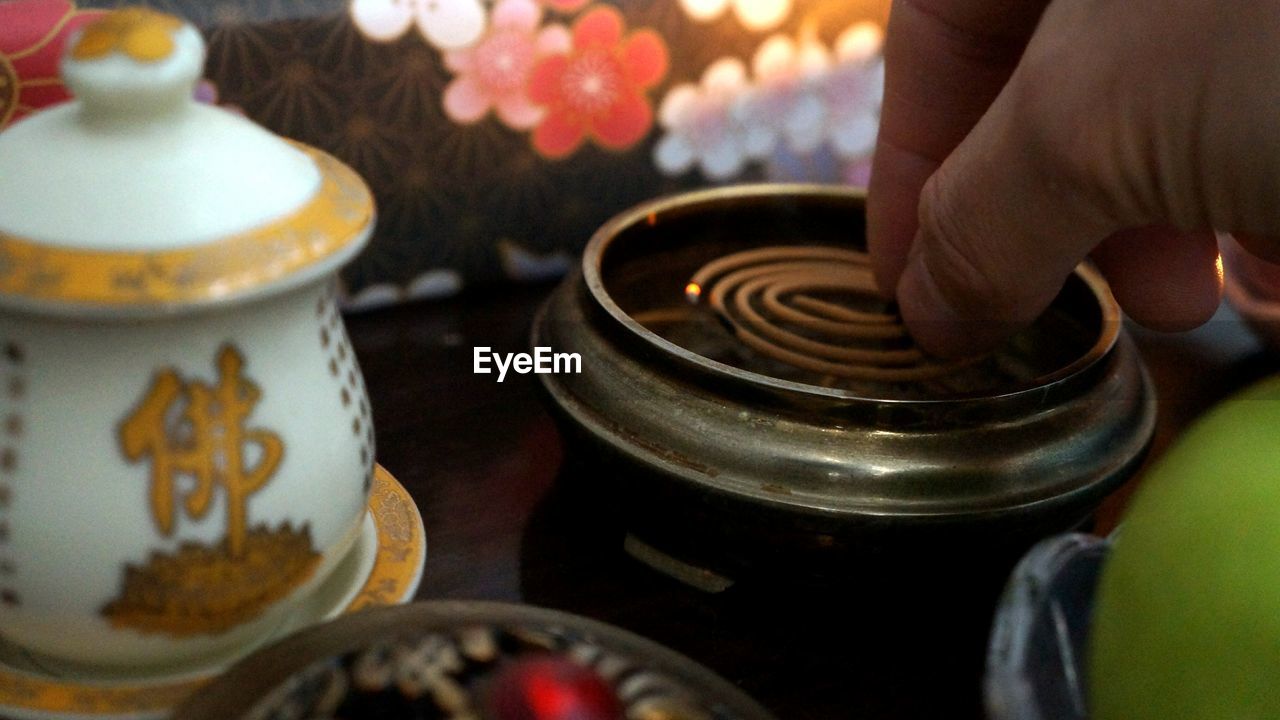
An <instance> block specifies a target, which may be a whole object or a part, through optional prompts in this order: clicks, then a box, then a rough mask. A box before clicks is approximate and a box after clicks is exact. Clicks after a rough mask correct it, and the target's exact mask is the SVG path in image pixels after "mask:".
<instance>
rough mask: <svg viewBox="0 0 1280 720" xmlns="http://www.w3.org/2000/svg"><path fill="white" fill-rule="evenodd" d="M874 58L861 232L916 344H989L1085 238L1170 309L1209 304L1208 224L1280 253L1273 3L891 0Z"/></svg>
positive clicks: (1185, 321)
mask: <svg viewBox="0 0 1280 720" xmlns="http://www.w3.org/2000/svg"><path fill="white" fill-rule="evenodd" d="M1042 13H1043V17H1041V14H1042ZM1037 20H1039V25H1038V27H1037ZM885 59H886V72H887V77H886V87H885V99H884V108H883V113H882V124H881V132H880V139H879V143H878V146H877V150H876V158H875V165H874V169H873V172H872V180H871V191H870V192H871V194H870V198H869V201H868V209H867V215H868V244H869V248H870V251H871V253H872V258H873V261H874V263H875V269H876V274H877V279H878V280H879V283H880V285H881V287H882V288H883V289H886V290H889V289H896V296H897V298H898V301H899V306H900V309H901V312H902V315H903V319H904V321H905V322H906V324H907V326H908V327H909V329H910V330H911V332H912V334H913V336H914V337H915V339H916V341H917V342H918V343H919V344H920V346H921V347H923V348H924V349H925V350H927V351H930V352H933V353H935V354H938V355H943V356H954V355H962V354H967V353H972V352H976V351H980V350H984V349H989V348H990V347H992V346H994V345H996V344H997V343H999V342H1000V341H1001V340H1003V339H1004V338H1005V337H1006V336H1007V335H1009V334H1010V333H1012V332H1013V331H1015V330H1017V329H1018V328H1020V327H1023V326H1025V325H1027V324H1029V323H1030V322H1031V321H1033V320H1034V319H1035V318H1036V317H1037V316H1038V315H1039V314H1040V312H1042V311H1043V310H1044V308H1045V307H1046V306H1047V305H1048V304H1049V302H1050V301H1052V299H1053V297H1054V296H1055V295H1056V294H1057V292H1058V290H1059V289H1060V287H1061V285H1062V283H1063V281H1064V279H1065V278H1066V277H1067V276H1068V275H1069V274H1070V273H1071V271H1072V269H1073V268H1074V267H1075V266H1076V265H1077V264H1078V263H1079V262H1080V261H1081V260H1082V259H1084V258H1085V257H1086V256H1089V255H1091V256H1092V258H1093V259H1094V261H1095V263H1096V264H1097V265H1098V267H1099V269H1101V270H1102V272H1103V273H1104V274H1105V275H1106V276H1107V278H1108V280H1109V281H1110V283H1111V285H1112V289H1113V291H1114V293H1115V295H1116V298H1117V300H1118V301H1119V302H1120V304H1121V306H1122V307H1123V308H1124V309H1125V311H1126V312H1127V313H1128V314H1129V315H1130V316H1131V317H1132V318H1133V319H1135V320H1136V321H1138V322H1140V323H1142V324H1144V325H1148V326H1151V327H1155V328H1158V329H1165V330H1179V329H1187V328H1190V327H1194V326H1196V325H1199V324H1200V323H1202V322H1204V321H1205V320H1207V319H1208V318H1209V316H1210V315H1212V313H1213V311H1214V309H1215V308H1216V307H1217V303H1218V298H1219V295H1220V293H1221V276H1220V269H1219V267H1218V266H1217V258H1218V249H1217V243H1216V239H1215V235H1214V231H1215V230H1216V231H1221V232H1231V233H1233V234H1235V235H1236V237H1237V238H1238V239H1239V240H1240V241H1241V242H1242V243H1243V244H1244V245H1245V246H1246V247H1247V248H1248V249H1249V250H1250V251H1251V252H1253V253H1255V254H1259V255H1261V256H1264V257H1269V258H1272V259H1277V258H1280V242H1277V241H1276V240H1275V239H1274V238H1280V3H1277V2H1274V1H1268V0H1241V2H1237V3H1231V4H1230V6H1229V7H1227V6H1223V5H1222V4H1221V3H1220V2H1217V1H1216V0H1165V1H1164V2H1159V3H1152V2H1114V1H1113V0H1053V2H1051V3H1050V2H1047V1H1046V0H898V1H897V2H895V4H894V7H893V14H892V16H891V19H890V23H889V32H888V36H887V39H886V46H885ZM1269 238H1270V239H1269ZM890 294H892V292H891V293H890Z"/></svg>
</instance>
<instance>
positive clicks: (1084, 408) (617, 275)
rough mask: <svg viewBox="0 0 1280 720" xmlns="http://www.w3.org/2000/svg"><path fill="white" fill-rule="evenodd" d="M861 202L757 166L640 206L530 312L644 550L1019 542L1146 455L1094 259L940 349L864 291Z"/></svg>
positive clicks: (1014, 546)
mask: <svg viewBox="0 0 1280 720" xmlns="http://www.w3.org/2000/svg"><path fill="white" fill-rule="evenodd" d="M863 203H864V196H863V194H862V193H860V192H859V191H856V190H852V189H843V188H833V187H811V186H770V185H762V186H748V187H734V188H726V189H716V190H709V191H703V192H696V193H691V194H685V195H681V196H677V197H673V198H669V199H663V200H659V201H656V202H652V203H650V204H647V205H643V206H640V207H637V208H635V209H633V210H631V211H629V212H626V213H624V214H622V215H620V216H618V217H617V218H615V219H613V220H612V221H610V222H609V223H608V224H606V225H605V226H604V227H602V228H601V229H600V230H599V231H598V232H597V233H596V234H595V236H594V237H593V238H592V239H591V241H590V243H589V244H588V246H587V249H586V251H585V254H584V257H583V261H582V267H581V270H580V272H578V273H576V274H575V275H574V276H573V277H570V278H569V279H567V280H566V281H565V283H564V284H563V285H562V286H561V287H560V288H559V290H557V292H556V293H555V294H554V295H553V296H552V297H551V299H550V300H549V301H548V303H547V305H546V306H545V307H544V308H543V309H542V311H541V313H540V314H539V316H538V318H537V320H536V321H535V326H534V331H533V342H534V344H535V345H536V346H549V347H551V348H553V349H554V350H555V351H556V352H573V353H579V354H580V355H581V357H582V372H581V373H580V374H560V375H543V376H541V377H542V381H543V383H544V386H545V388H546V390H547V391H548V393H549V394H550V397H551V399H552V401H553V404H554V406H555V408H556V409H557V414H558V415H559V419H560V420H561V421H562V427H563V428H564V429H565V432H566V435H567V436H568V437H569V439H570V452H571V453H575V454H577V455H578V456H580V457H586V458H589V459H590V460H591V462H592V463H593V464H594V465H593V466H594V470H593V471H592V473H591V482H592V483H593V484H595V485H597V486H598V487H599V488H600V490H601V493H602V494H601V497H604V498H609V499H611V500H612V501H613V503H615V504H616V506H617V508H619V509H620V512H622V514H623V515H624V517H625V522H626V524H627V530H628V532H629V533H630V537H631V539H630V542H629V544H630V546H631V548H632V550H633V551H635V553H636V554H638V555H639V556H641V557H642V558H643V559H648V560H650V561H651V562H653V561H655V560H656V564H658V565H659V566H661V567H663V568H664V569H667V570H669V571H671V572H672V573H673V574H675V575H677V576H679V575H682V573H683V571H682V568H683V570H690V569H693V568H696V569H699V570H711V571H713V572H714V573H715V576H716V577H721V578H736V577H740V576H741V575H743V574H744V573H747V572H757V571H761V570H780V571H786V572H802V573H807V574H810V575H814V574H817V575H828V574H836V575H839V574H841V573H845V572H847V571H848V568H849V567H850V565H849V563H850V562H854V563H857V564H858V566H859V567H872V566H875V565H876V564H886V566H887V565H896V566H901V565H902V563H904V562H911V563H925V564H929V565H932V566H934V567H947V566H950V565H953V564H954V563H955V562H956V561H957V560H958V559H963V558H972V557H973V556H974V555H973V554H974V553H975V552H977V553H982V554H983V556H984V557H989V558H993V557H998V558H1004V559H1007V560H1008V562H1012V560H1013V558H1015V557H1016V556H1017V555H1018V554H1019V553H1020V552H1021V551H1023V550H1025V548H1026V547H1028V546H1029V545H1030V544H1031V543H1032V542H1034V541H1035V540H1036V539H1037V538H1040V537H1043V536H1045V535H1048V534H1051V533H1053V532H1057V531H1061V530H1065V529H1069V528H1072V527H1075V526H1078V525H1080V524H1081V523H1083V522H1084V521H1086V520H1087V519H1088V518H1089V517H1090V515H1091V514H1092V513H1093V511H1094V510H1095V509H1096V507H1097V506H1098V504H1099V503H1100V502H1101V501H1102V499H1103V498H1104V497H1105V496H1106V495H1107V494H1108V493H1109V492H1110V491H1111V490H1113V489H1115V488H1116V486H1117V485H1119V484H1120V483H1121V482H1123V481H1124V480H1125V479H1126V478H1127V477H1128V476H1129V475H1131V474H1132V472H1133V471H1134V469H1135V468H1136V467H1137V465H1138V464H1139V462H1140V461H1141V460H1142V458H1143V455H1144V453H1145V450H1146V448H1147V446H1148V444H1149V441H1150V439H1151V436H1152V431H1153V427H1154V419H1155V400H1154V397H1153V393H1152V390H1151V385H1150V380H1149V379H1148V377H1147V375H1146V372H1145V370H1144V368H1143V366H1142V364H1141V361H1140V359H1139V357H1138V354H1137V352H1136V350H1135V348H1134V346H1133V344H1132V342H1131V341H1130V340H1129V338H1128V337H1127V336H1126V334H1125V332H1124V330H1123V328H1122V326H1121V320H1120V313H1119V310H1118V308H1117V306H1116V303H1115V301H1114V299H1113V298H1112V296H1111V293H1110V291H1109V290H1108V288H1107V286H1106V284H1105V282H1104V281H1103V280H1102V278H1101V277H1100V276H1099V275H1098V274H1097V273H1096V272H1095V271H1093V270H1092V269H1090V268H1088V267H1084V266H1082V267H1081V268H1079V269H1078V270H1077V271H1076V272H1075V273H1074V274H1073V275H1072V276H1071V277H1070V278H1069V279H1068V281H1067V282H1066V284H1065V285H1064V287H1063V288H1062V291H1061V292H1060V294H1059V295H1058V297H1057V299H1056V300H1055V301H1054V302H1053V304H1052V306H1051V307H1050V308H1049V309H1048V310H1047V311H1046V312H1045V313H1044V314H1043V315H1042V316H1041V317H1040V318H1039V319H1038V320H1037V321H1036V323H1035V324H1034V325H1033V326H1032V327H1031V328H1029V329H1027V330H1026V331H1023V332H1022V333H1020V334H1019V335H1017V336H1016V337H1014V338H1013V339H1012V340H1010V341H1009V342H1008V343H1007V344H1006V345H1005V346H1004V347H1003V348H1001V349H1000V350H999V351H998V352H996V353H995V354H993V355H991V356H988V357H984V358H975V359H970V360H967V361H963V362H959V363H941V362H939V361H935V360H931V359H929V358H927V357H925V356H923V355H921V354H920V353H919V351H918V350H915V349H914V348H913V347H912V345H911V342H910V338H909V337H907V336H906V333H905V331H904V330H903V329H902V326H901V324H900V323H898V322H897V321H896V316H895V314H894V312H893V308H892V307H890V306H889V305H888V304H887V303H885V302H884V301H882V300H879V299H876V298H875V297H874V294H873V293H871V292H870V288H871V285H870V283H871V276H870V271H869V269H868V268H867V267H866V265H865V257H864V256H863V255H862V254H861V251H862V248H863V247H864V246H865V241H864V238H863V236H862V233H863V228H864V226H865V221H864V205H863ZM690 300H693V301H694V302H690ZM683 574H686V575H687V573H683ZM691 576H699V575H698V574H697V573H694V574H693V575H691ZM700 576H701V577H707V576H708V575H707V574H706V573H703V574H702V575H700Z"/></svg>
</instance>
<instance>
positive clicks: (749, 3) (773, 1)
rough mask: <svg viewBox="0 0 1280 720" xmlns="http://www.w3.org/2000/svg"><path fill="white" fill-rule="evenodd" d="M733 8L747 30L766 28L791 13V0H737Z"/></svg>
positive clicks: (775, 24)
mask: <svg viewBox="0 0 1280 720" xmlns="http://www.w3.org/2000/svg"><path fill="white" fill-rule="evenodd" d="M734 9H735V10H736V11H737V13H738V19H739V20H741V21H742V24H743V25H745V26H746V27H747V29H748V30H768V29H770V28H773V27H777V25H778V24H779V23H781V22H782V21H783V20H784V19H786V17H787V15H789V14H790V13H791V0H738V1H737V3H735V4H734Z"/></svg>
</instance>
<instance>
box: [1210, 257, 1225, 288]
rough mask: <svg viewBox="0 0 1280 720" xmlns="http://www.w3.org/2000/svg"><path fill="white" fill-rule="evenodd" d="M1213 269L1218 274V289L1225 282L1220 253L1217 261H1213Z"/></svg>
mask: <svg viewBox="0 0 1280 720" xmlns="http://www.w3.org/2000/svg"><path fill="white" fill-rule="evenodd" d="M1213 267H1214V269H1215V270H1217V272H1218V287H1222V284H1223V282H1225V280H1226V277H1225V273H1224V271H1223V269H1222V253H1218V257H1217V259H1215V260H1214V261H1213Z"/></svg>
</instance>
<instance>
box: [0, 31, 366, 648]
mask: <svg viewBox="0 0 1280 720" xmlns="http://www.w3.org/2000/svg"><path fill="white" fill-rule="evenodd" d="M103 23H104V24H103V25H102V26H91V27H90V28H88V29H86V30H85V31H84V34H83V35H82V36H80V37H79V38H73V39H72V42H71V43H70V48H71V49H70V50H69V53H70V55H69V57H68V59H67V60H66V62H65V65H64V76H66V77H67V79H68V81H69V82H70V83H71V85H72V87H73V89H76V90H77V93H78V95H80V96H82V100H81V101H80V102H77V103H72V104H70V105H67V106H63V107H59V108H56V109H53V110H49V111H46V112H44V113H41V114H38V115H36V116H34V117H32V118H29V119H27V120H24V121H23V122H21V123H18V124H17V125H15V126H14V127H13V129H11V130H8V131H6V132H5V133H3V134H0V636H3V637H4V638H5V639H6V640H8V641H11V642H12V643H15V644H17V645H18V646H20V647H22V648H24V649H26V650H27V651H29V652H30V653H32V654H34V655H36V656H39V657H44V658H46V659H49V660H52V661H54V663H55V664H57V663H61V664H64V665H65V664H71V665H76V666H87V667H91V668H92V667H96V668H104V669H111V670H112V671H113V672H117V673H118V672H122V671H127V672H128V673H140V672H145V671H147V670H148V669H151V670H157V669H158V670H172V669H174V668H178V667H184V666H185V667H192V668H194V667H198V666H201V665H202V664H209V663H212V662H217V661H219V659H225V658H227V657H229V656H233V655H235V654H236V653H238V652H240V651H244V650H247V649H250V648H252V647H253V645H254V644H255V643H256V642H259V641H261V640H262V639H264V638H265V637H267V636H268V635H269V634H270V633H271V632H272V631H273V630H275V629H276V628H277V627H278V626H280V625H281V624H282V623H283V621H284V620H285V618H286V616H287V614H288V613H289V612H290V610H291V608H293V607H294V606H295V605H296V604H297V603H298V601H299V600H300V599H302V598H304V597H306V596H307V594H308V593H309V592H311V591H312V590H313V589H314V588H315V587H316V586H317V585H318V584H320V583H321V582H322V581H323V580H324V579H325V577H326V576H327V575H328V574H329V572H330V571H331V570H332V569H333V568H334V566H335V565H336V564H337V563H338V561H339V560H341V559H342V557H343V556H344V554H345V553H347V552H348V551H349V550H350V548H351V547H352V545H353V543H354V542H355V540H356V538H357V535H358V533H359V530H360V527H361V523H362V521H363V518H364V513H365V508H366V503H367V499H368V491H369V486H370V482H371V479H372V474H373V468H374V436H373V429H372V425H371V415H370V410H369V402H368V398H367V397H366V394H365V389H364V383H363V379H362V377H361V374H360V369H359V367H358V365H357V363H356V358H355V356H354V354H353V352H352V349H351V346H350V343H349V341H348V338H347V335H346V331H345V329H344V328H343V325H342V320H341V318H340V316H339V314H338V311H337V308H336V302H335V290H334V277H335V274H336V271H337V269H338V268H339V267H340V266H341V265H342V264H343V263H344V262H345V261H346V260H348V259H349V258H350V257H351V256H352V255H353V254H355V253H356V252H357V251H358V250H359V249H360V248H361V247H362V246H363V244H364V243H365V242H366V240H367V238H368V235H369V231H370V228H371V227H372V223H373V208H372V201H371V198H370V196H369V192H368V189H367V188H366V187H365V186H364V184H363V183H362V182H361V181H360V180H359V178H358V177H356V176H355V174H354V173H352V172H351V171H350V170H349V169H348V168H346V167H345V166H343V165H342V164H341V163H338V162H337V161H336V160H334V159H333V158H330V157H328V156H326V155H324V154H323V153H319V152H318V151H314V150H310V149H307V148H302V147H299V146H296V145H291V144H288V143H286V142H284V141H283V140H280V139H279V138H275V137H274V136H271V135H270V134H269V133H266V132H265V131H263V130H261V129H260V128H257V127H256V126H253V125H252V124H251V123H249V122H248V121H247V120H244V119H243V118H239V117H236V116H234V115H232V114H230V113H226V112H224V111H222V110H219V109H216V108H211V107H203V106H199V105H196V104H194V103H193V102H191V101H190V99H189V98H190V89H191V85H192V84H193V83H194V82H195V79H196V77H198V75H199V73H200V65H201V61H202V59H203V43H202V41H201V40H200V38H199V35H198V34H196V33H195V31H194V30H193V29H191V28H190V26H187V25H184V24H182V23H181V22H180V21H177V20H176V19H174V18H170V17H168V16H164V15H160V14H158V13H152V12H149V11H137V10H125V11H117V12H115V13H112V14H110V15H108V16H107V18H106V20H104V21H103ZM41 148H43V149H41ZM41 153H43V154H41ZM37 156H38V157H41V158H42V160H41V161H40V162H38V163H34V162H32V161H31V159H32V158H33V157H37ZM104 198H105V199H104Z"/></svg>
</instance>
